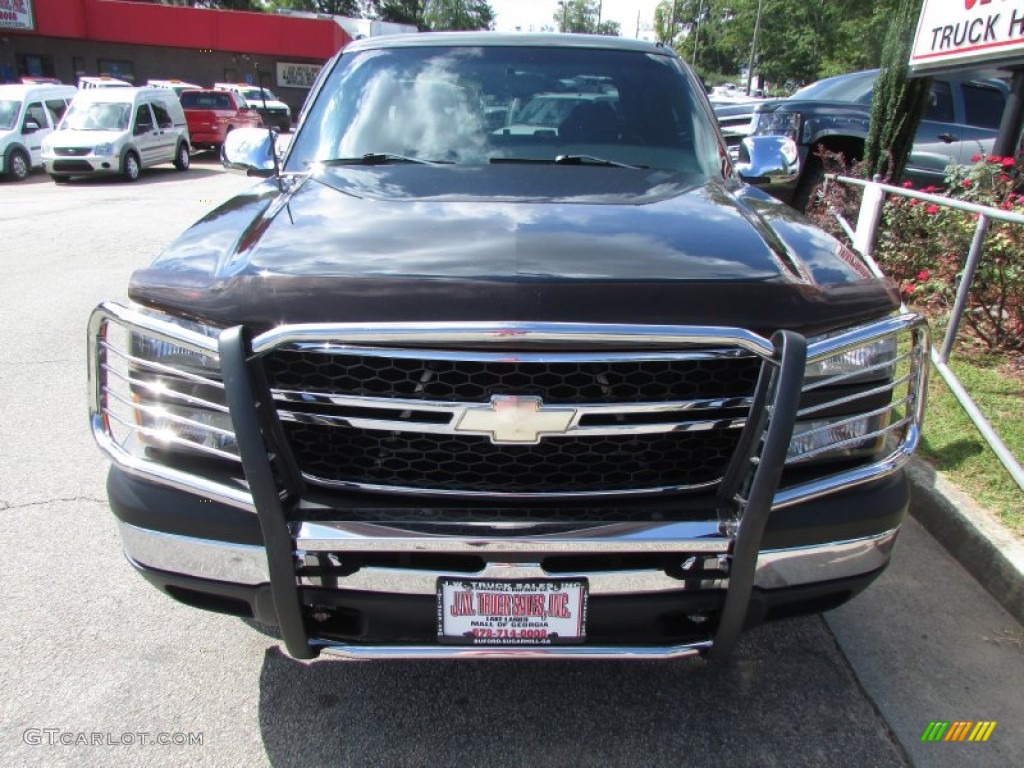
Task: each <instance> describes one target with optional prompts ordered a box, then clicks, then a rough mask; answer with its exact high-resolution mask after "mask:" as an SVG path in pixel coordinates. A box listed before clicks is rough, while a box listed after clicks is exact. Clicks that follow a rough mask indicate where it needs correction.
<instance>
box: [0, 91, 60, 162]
mask: <svg viewBox="0 0 1024 768" xmlns="http://www.w3.org/2000/svg"><path fill="white" fill-rule="evenodd" d="M77 92H78V89H77V88H75V86H73V85H36V84H24V85H0V176H3V177H5V178H8V179H10V180H11V181H23V180H25V179H27V178H28V175H29V173H31V171H32V169H33V168H42V167H43V155H42V145H43V139H44V138H46V137H47V136H49V134H50V132H51V131H52V130H53V129H54V128H55V127H56V126H57V123H59V122H60V119H61V117H62V116H63V115H64V111H65V110H66V109H67V106H68V103H69V102H70V101H71V99H72V98H73V97H74V95H75V94H76V93H77Z"/></svg>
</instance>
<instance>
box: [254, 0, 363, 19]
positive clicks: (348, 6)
mask: <svg viewBox="0 0 1024 768" xmlns="http://www.w3.org/2000/svg"><path fill="white" fill-rule="evenodd" d="M262 4H263V5H264V6H268V7H267V10H268V11H273V10H275V9H276V8H290V9H292V10H295V11H309V12H310V13H329V14H331V15H332V16H352V17H356V18H358V17H359V16H360V15H361V13H362V12H361V10H360V7H359V5H360V3H359V0H263V3H262Z"/></svg>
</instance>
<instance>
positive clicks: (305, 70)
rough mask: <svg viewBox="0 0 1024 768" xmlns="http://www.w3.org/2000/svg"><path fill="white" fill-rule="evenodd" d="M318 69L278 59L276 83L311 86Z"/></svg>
mask: <svg viewBox="0 0 1024 768" xmlns="http://www.w3.org/2000/svg"><path fill="white" fill-rule="evenodd" d="M0 2H3V0H0ZM320 69H321V65H320V64H296V63H291V62H287V61H279V62H277V84H278V85H279V86H283V87H285V88H312V87H313V81H314V80H316V76H317V75H318V74H319V73H320Z"/></svg>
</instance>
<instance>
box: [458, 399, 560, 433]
mask: <svg viewBox="0 0 1024 768" xmlns="http://www.w3.org/2000/svg"><path fill="white" fill-rule="evenodd" d="M575 418H576V409H575V408H545V407H544V403H543V401H542V400H541V399H540V398H539V397H514V396H509V395H494V396H492V397H491V402H490V405H479V406H470V407H468V408H466V409H465V410H464V411H463V412H462V417H461V418H460V419H459V420H458V421H457V422H456V424H455V431H456V432H475V433H477V434H486V435H490V438H491V442H492V443H520V444H531V443H539V442H540V437H541V435H559V434H564V433H565V432H566V431H568V429H569V427H570V426H572V423H573V421H574V420H575Z"/></svg>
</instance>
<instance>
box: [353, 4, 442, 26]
mask: <svg viewBox="0 0 1024 768" xmlns="http://www.w3.org/2000/svg"><path fill="white" fill-rule="evenodd" d="M366 7H367V10H368V11H369V12H370V13H372V14H373V15H374V16H376V17H377V18H378V19H380V20H381V21H391V22H394V23H396V24H413V25H415V26H416V27H418V28H419V29H426V28H427V27H426V22H425V21H424V20H423V12H424V10H425V7H426V0H367V2H366Z"/></svg>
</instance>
